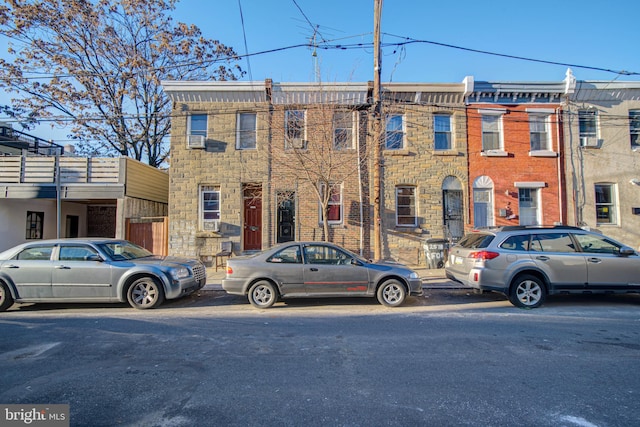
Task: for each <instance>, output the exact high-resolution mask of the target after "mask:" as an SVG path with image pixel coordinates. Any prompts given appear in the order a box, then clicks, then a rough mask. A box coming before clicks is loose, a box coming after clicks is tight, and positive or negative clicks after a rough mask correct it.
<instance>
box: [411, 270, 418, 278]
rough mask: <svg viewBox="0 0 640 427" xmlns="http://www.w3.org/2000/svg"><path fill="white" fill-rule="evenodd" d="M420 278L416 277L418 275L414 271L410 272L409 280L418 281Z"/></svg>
mask: <svg viewBox="0 0 640 427" xmlns="http://www.w3.org/2000/svg"><path fill="white" fill-rule="evenodd" d="M419 278H420V276H418V273H416V272H415V271H412V272H411V274H410V275H409V279H419Z"/></svg>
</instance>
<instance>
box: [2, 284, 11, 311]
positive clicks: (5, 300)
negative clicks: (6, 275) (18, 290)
mask: <svg viewBox="0 0 640 427" xmlns="http://www.w3.org/2000/svg"><path fill="white" fill-rule="evenodd" d="M12 305H13V297H12V296H11V291H10V290H9V286H7V284H6V283H4V282H2V281H0V311H7V310H8V309H9V307H11V306H12Z"/></svg>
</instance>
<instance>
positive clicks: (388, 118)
mask: <svg viewBox="0 0 640 427" xmlns="http://www.w3.org/2000/svg"><path fill="white" fill-rule="evenodd" d="M395 117H400V120H401V129H395V128H394V129H391V130H389V124H390V123H391V120H392V119H393V118H395ZM384 123H385V124H384V149H385V150H389V151H394V150H404V149H405V148H407V129H406V126H407V125H406V120H405V115H404V114H387V116H386V117H385V121H384ZM397 134H400V135H401V139H400V140H401V146H400V147H393V148H390V147H389V136H390V135H397Z"/></svg>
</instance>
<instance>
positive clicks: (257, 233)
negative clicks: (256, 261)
mask: <svg viewBox="0 0 640 427" xmlns="http://www.w3.org/2000/svg"><path fill="white" fill-rule="evenodd" d="M244 250H245V251H259V250H262V198H260V197H256V196H254V197H245V199H244Z"/></svg>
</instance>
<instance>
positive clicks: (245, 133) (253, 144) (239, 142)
mask: <svg viewBox="0 0 640 427" xmlns="http://www.w3.org/2000/svg"><path fill="white" fill-rule="evenodd" d="M243 116H253V119H254V120H253V128H252V129H248V128H247V129H244V128H243V125H244V124H245V123H243V120H242V118H243ZM236 124H237V125H236V149H237V150H255V149H256V148H257V145H258V115H257V114H256V113H254V112H251V111H239V112H238V114H237V116H236ZM247 141H249V143H250V144H247Z"/></svg>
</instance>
